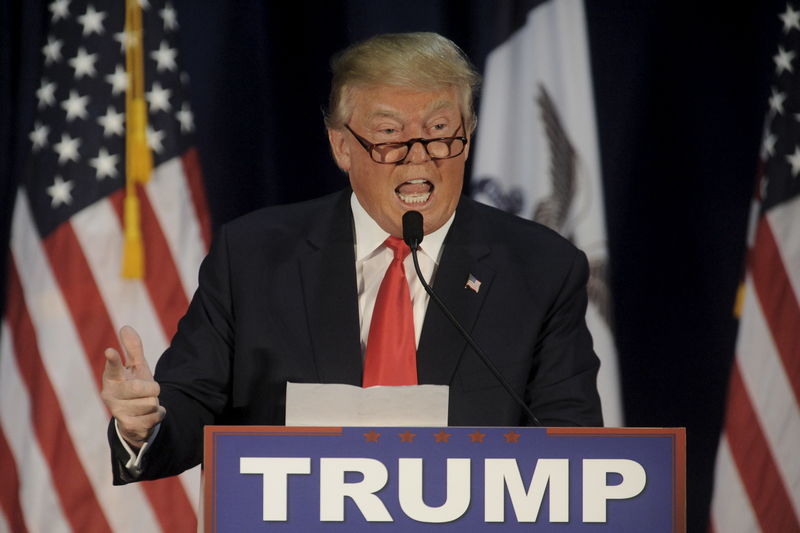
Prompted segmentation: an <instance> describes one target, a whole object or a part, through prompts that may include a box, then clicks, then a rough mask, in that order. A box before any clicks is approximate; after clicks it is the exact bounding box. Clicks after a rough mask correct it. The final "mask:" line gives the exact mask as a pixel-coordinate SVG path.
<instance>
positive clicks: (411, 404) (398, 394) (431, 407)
mask: <svg viewBox="0 0 800 533" xmlns="http://www.w3.org/2000/svg"><path fill="white" fill-rule="evenodd" d="M449 394H450V387H448V386H447V385H409V386H402V387H369V388H366V389H364V388H361V387H355V386H353V385H338V384H330V383H287V384H286V425H287V426H337V427H338V426H418V427H446V426H447V402H448V399H449Z"/></svg>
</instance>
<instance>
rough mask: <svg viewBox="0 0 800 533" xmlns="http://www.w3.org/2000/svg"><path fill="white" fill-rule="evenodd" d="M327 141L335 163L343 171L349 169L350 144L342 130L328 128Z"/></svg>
mask: <svg viewBox="0 0 800 533" xmlns="http://www.w3.org/2000/svg"><path fill="white" fill-rule="evenodd" d="M328 142H329V143H330V144H331V152H332V153H333V158H334V159H336V164H337V165H338V166H339V168H341V169H342V170H343V171H345V172H348V171H349V170H350V145H349V144H348V143H347V140H346V139H345V135H344V130H341V129H338V130H337V129H333V128H328Z"/></svg>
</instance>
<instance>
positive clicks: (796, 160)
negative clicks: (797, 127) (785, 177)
mask: <svg viewBox="0 0 800 533" xmlns="http://www.w3.org/2000/svg"><path fill="white" fill-rule="evenodd" d="M786 160H787V161H788V162H789V164H790V165H792V176H793V177H795V178H796V177H797V176H798V175H800V145H798V146H795V147H794V153H793V154H792V155H787V156H786Z"/></svg>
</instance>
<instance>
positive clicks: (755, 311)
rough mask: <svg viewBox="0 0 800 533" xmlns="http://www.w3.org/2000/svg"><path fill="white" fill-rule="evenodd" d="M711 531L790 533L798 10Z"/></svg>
mask: <svg viewBox="0 0 800 533" xmlns="http://www.w3.org/2000/svg"><path fill="white" fill-rule="evenodd" d="M780 19H781V21H782V22H783V33H782V37H781V39H780V42H779V44H778V48H777V50H776V51H775V56H774V57H773V61H774V65H775V83H774V85H773V87H772V89H771V95H770V98H769V110H768V113H767V118H766V124H765V131H764V141H763V146H762V154H761V159H762V167H761V171H760V173H759V174H760V175H759V180H758V187H757V192H756V198H755V200H754V202H753V216H752V219H751V224H750V235H749V238H748V254H747V265H746V272H745V278H744V281H743V284H742V288H741V291H740V299H739V305H738V306H737V312H739V316H740V323H739V336H738V340H737V347H736V357H735V360H734V363H733V369H732V371H731V376H730V383H729V390H728V407H727V412H726V415H725V427H724V432H723V435H722V438H721V440H720V445H719V450H718V452H717V464H716V473H715V483H714V496H713V502H712V509H711V527H710V529H711V531H716V532H717V533H729V532H732V533H737V532H756V531H764V532H775V533H778V532H780V533H788V532H792V531H794V532H798V531H800V4H798V3H797V2H794V3H792V2H789V3H787V5H786V8H785V11H783V12H782V13H781V14H780Z"/></svg>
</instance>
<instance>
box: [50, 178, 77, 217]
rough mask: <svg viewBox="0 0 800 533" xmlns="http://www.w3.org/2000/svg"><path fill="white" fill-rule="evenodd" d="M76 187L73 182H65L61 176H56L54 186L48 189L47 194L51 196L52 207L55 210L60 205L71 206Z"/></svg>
mask: <svg viewBox="0 0 800 533" xmlns="http://www.w3.org/2000/svg"><path fill="white" fill-rule="evenodd" d="M74 187H75V184H74V183H73V182H72V180H67V181H64V180H63V179H62V178H61V176H56V177H55V180H54V181H53V184H52V185H50V186H49V187H48V188H47V194H48V195H50V207H52V208H54V209H55V208H56V207H58V206H60V205H69V204H71V203H72V189H73V188H74Z"/></svg>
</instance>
